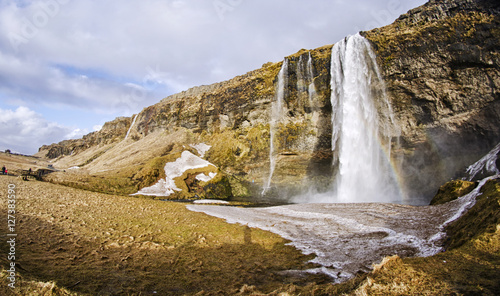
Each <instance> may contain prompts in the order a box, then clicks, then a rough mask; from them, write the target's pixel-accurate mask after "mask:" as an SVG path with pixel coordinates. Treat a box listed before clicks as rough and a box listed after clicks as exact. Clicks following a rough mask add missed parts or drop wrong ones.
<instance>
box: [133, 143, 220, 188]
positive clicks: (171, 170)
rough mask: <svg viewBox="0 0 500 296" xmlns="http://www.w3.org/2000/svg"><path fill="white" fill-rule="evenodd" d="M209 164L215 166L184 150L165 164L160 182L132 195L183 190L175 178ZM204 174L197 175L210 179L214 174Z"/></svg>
mask: <svg viewBox="0 0 500 296" xmlns="http://www.w3.org/2000/svg"><path fill="white" fill-rule="evenodd" d="M208 166H213V167H215V166H214V165H213V164H211V163H210V162H208V161H206V160H204V159H202V158H200V157H198V156H196V155H194V154H193V153H191V152H189V151H184V152H182V155H181V157H180V158H178V159H177V160H176V161H174V162H168V163H166V164H165V168H164V169H165V175H166V178H165V179H161V180H159V181H158V183H156V184H154V185H153V186H150V187H146V188H142V189H141V190H139V192H137V193H135V194H132V195H139V194H140V195H150V196H169V195H170V194H172V193H174V191H181V189H180V188H178V187H177V185H175V180H174V179H175V178H178V177H180V176H182V175H183V174H184V172H185V171H187V170H191V169H199V168H204V167H208ZM202 175H203V176H205V177H203V176H199V175H198V176H197V177H200V178H202V179H204V180H207V181H210V180H211V178H210V176H212V175H213V174H209V176H206V175H205V174H202ZM214 177H215V175H214ZM208 178H210V179H208Z"/></svg>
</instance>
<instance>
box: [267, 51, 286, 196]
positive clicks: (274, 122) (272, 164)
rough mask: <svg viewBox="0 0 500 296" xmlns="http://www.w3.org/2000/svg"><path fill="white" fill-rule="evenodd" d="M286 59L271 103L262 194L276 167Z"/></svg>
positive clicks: (283, 105) (283, 100)
mask: <svg viewBox="0 0 500 296" xmlns="http://www.w3.org/2000/svg"><path fill="white" fill-rule="evenodd" d="M287 77H288V60H287V59H285V60H284V61H283V65H282V66H281V69H280V71H279V73H278V85H277V90H276V95H275V99H274V101H273V103H272V105H271V120H270V127H269V129H270V131H269V133H270V140H269V141H270V147H269V175H268V177H267V180H266V183H265V185H264V189H263V190H262V195H264V194H265V193H266V192H267V190H269V188H271V180H272V177H273V174H274V169H275V168H276V160H277V157H278V155H277V154H278V153H277V152H276V151H275V150H276V149H275V145H274V144H275V143H274V142H275V137H276V129H277V127H278V125H279V123H281V121H282V120H283V117H284V115H285V114H286V112H285V110H284V109H285V108H286V106H285V88H286V86H287V84H288V81H287V80H288V79H287Z"/></svg>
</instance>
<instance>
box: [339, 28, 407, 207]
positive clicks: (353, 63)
mask: <svg viewBox="0 0 500 296" xmlns="http://www.w3.org/2000/svg"><path fill="white" fill-rule="evenodd" d="M331 89H332V93H331V104H332V128H333V131H332V150H333V154H334V157H333V165H334V166H335V168H336V174H335V180H334V184H333V186H334V189H333V191H334V193H333V199H334V200H333V201H334V202H368V201H376V202H399V201H401V193H400V190H399V186H398V183H397V179H396V176H395V174H394V171H393V169H392V167H391V164H390V155H388V154H390V146H391V137H392V136H397V135H395V132H393V131H394V130H395V128H394V124H393V117H392V110H391V107H390V104H389V101H388V98H387V95H386V92H385V86H384V82H383V80H382V77H381V75H380V72H379V69H378V67H377V63H376V56H375V54H374V52H373V51H372V49H371V47H370V43H369V42H368V41H367V40H366V39H365V38H363V37H362V36H361V35H359V34H356V35H354V36H350V37H347V38H345V39H344V40H342V41H340V42H338V43H337V44H335V45H334V47H333V48H332V60H331Z"/></svg>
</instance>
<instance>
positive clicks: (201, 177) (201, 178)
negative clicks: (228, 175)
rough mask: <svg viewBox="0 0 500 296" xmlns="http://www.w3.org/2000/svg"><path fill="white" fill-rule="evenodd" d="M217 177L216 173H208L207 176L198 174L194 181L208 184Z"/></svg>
mask: <svg viewBox="0 0 500 296" xmlns="http://www.w3.org/2000/svg"><path fill="white" fill-rule="evenodd" d="M215 176H217V173H208V176H207V175H205V174H198V175H196V180H198V181H202V182H208V181H210V180H212V179H213V178H215Z"/></svg>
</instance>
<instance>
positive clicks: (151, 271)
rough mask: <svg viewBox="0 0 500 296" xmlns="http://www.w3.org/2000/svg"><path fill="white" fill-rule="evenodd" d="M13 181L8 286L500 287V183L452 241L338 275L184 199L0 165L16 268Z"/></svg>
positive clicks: (350, 290)
mask: <svg viewBox="0 0 500 296" xmlns="http://www.w3.org/2000/svg"><path fill="white" fill-rule="evenodd" d="M9 184H14V185H15V194H16V197H17V203H16V214H15V215H16V217H15V218H16V228H15V232H16V234H17V235H18V236H17V238H16V239H17V244H16V250H15V252H16V261H15V262H16V267H17V270H16V271H17V272H18V274H17V279H16V288H15V289H11V288H9V287H8V286H7V284H8V283H9V280H8V279H7V276H8V273H6V272H5V271H4V272H2V274H1V277H0V279H1V281H0V295H196V294H198V295H238V294H239V295H263V294H270V295H280V294H281V295H341V294H347V295H460V294H465V295H474V294H479V295H495V294H496V293H498V291H500V283H499V281H498V278H500V225H499V223H500V183H499V181H498V179H497V180H492V181H490V182H488V183H487V186H485V190H484V194H483V195H482V196H480V197H479V200H478V203H477V205H476V206H475V207H474V208H473V209H472V210H470V211H469V213H468V214H467V215H466V216H464V218H463V219H461V220H459V221H458V222H457V223H456V224H454V225H452V227H450V229H449V233H450V234H451V235H450V239H449V241H448V243H447V248H448V250H447V251H446V252H444V253H440V254H438V255H436V256H433V257H429V258H413V259H411V258H408V259H400V258H399V257H389V258H386V259H385V260H384V262H383V264H381V265H379V266H376V268H375V271H374V272H372V273H370V274H360V275H359V276H357V277H356V278H355V279H353V280H351V281H348V282H346V283H344V284H341V285H332V284H330V281H329V279H328V278H327V277H325V276H313V275H312V276H308V277H303V276H300V275H298V274H296V273H283V271H286V270H297V269H299V270H300V269H305V268H311V267H312V266H310V265H309V264H307V261H308V260H309V259H311V258H312V257H311V256H304V255H302V254H301V253H300V252H298V251H297V250H296V249H294V248H293V247H291V246H287V245H286V243H287V241H285V240H284V239H282V238H281V237H279V236H277V235H274V234H272V233H269V232H266V231H262V230H259V229H254V228H248V227H245V226H242V225H237V224H236V225H233V224H227V223H225V222H223V221H222V220H220V219H217V218H213V217H209V216H207V215H205V214H202V213H195V212H190V211H188V210H187V209H186V207H185V204H181V203H172V202H162V201H154V200H150V199H139V198H132V197H124V196H115V195H107V194H101V193H94V192H88V191H84V190H78V189H73V188H69V187H63V186H59V185H54V184H50V183H44V182H38V181H22V180H21V179H19V178H17V177H14V176H0V198H1V199H0V200H1V203H0V212H1V213H2V214H1V216H2V217H4V218H2V221H3V222H1V223H2V224H1V227H0V229H1V233H0V236H1V238H0V239H1V240H0V250H1V254H2V255H1V257H0V263H1V265H2V267H3V268H4V269H7V268H8V264H10V261H9V260H8V259H7V258H8V256H7V254H8V253H9V246H8V244H7V240H8V237H7V236H6V233H8V230H7V229H6V228H7V222H6V221H7V219H6V218H5V217H7V210H8V203H7V195H8V186H9Z"/></svg>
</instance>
